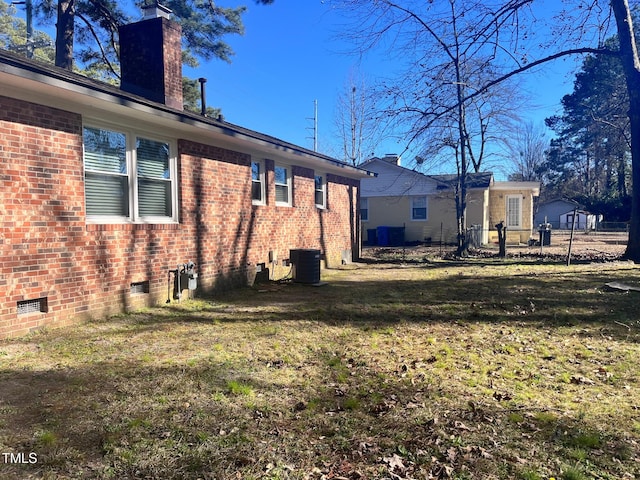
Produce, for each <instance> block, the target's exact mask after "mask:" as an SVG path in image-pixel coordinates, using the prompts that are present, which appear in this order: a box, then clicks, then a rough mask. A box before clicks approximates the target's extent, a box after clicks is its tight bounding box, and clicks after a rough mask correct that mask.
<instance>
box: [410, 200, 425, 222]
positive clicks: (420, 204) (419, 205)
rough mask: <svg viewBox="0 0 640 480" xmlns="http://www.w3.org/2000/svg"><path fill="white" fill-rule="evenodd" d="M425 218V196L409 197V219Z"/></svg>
mask: <svg viewBox="0 0 640 480" xmlns="http://www.w3.org/2000/svg"><path fill="white" fill-rule="evenodd" d="M426 219H427V197H425V196H420V197H411V220H419V221H420V220H422V221H424V220H426Z"/></svg>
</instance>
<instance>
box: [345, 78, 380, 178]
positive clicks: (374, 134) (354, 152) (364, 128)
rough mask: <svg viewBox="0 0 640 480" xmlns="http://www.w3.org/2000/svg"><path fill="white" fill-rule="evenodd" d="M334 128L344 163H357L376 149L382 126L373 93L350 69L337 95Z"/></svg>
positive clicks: (362, 79)
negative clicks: (343, 86) (345, 81)
mask: <svg viewBox="0 0 640 480" xmlns="http://www.w3.org/2000/svg"><path fill="white" fill-rule="evenodd" d="M335 127H336V131H337V137H338V138H339V139H340V142H341V151H342V156H343V158H344V161H345V162H347V163H350V164H352V165H359V164H360V163H362V162H363V161H365V160H366V159H367V158H369V157H371V156H372V155H373V154H374V152H375V151H376V147H377V145H378V143H379V142H380V139H381V135H382V125H381V124H380V123H379V122H378V119H377V118H376V105H375V97H374V95H373V92H372V90H371V89H370V88H368V86H367V84H366V82H365V80H364V77H363V76H362V75H361V74H360V73H358V72H357V71H356V70H351V72H350V73H349V77H348V79H347V83H346V85H345V88H344V91H343V92H342V93H341V94H340V95H339V96H338V103H337V106H336V118H335Z"/></svg>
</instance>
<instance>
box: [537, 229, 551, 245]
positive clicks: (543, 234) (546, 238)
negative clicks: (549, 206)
mask: <svg viewBox="0 0 640 480" xmlns="http://www.w3.org/2000/svg"><path fill="white" fill-rule="evenodd" d="M538 233H539V234H540V245H541V246H548V245H551V224H550V223H541V224H540V225H538Z"/></svg>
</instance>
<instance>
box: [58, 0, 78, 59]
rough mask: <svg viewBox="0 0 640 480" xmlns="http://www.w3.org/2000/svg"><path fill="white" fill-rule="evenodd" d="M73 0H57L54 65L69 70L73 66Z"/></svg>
mask: <svg viewBox="0 0 640 480" xmlns="http://www.w3.org/2000/svg"><path fill="white" fill-rule="evenodd" d="M74 8H75V0H58V22H57V23H56V66H57V67H61V68H65V69H67V70H71V69H72V67H73V27H74V22H75V13H74Z"/></svg>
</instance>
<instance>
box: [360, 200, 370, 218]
mask: <svg viewBox="0 0 640 480" xmlns="http://www.w3.org/2000/svg"><path fill="white" fill-rule="evenodd" d="M360 220H361V221H363V222H368V221H369V199H368V198H362V197H361V198H360Z"/></svg>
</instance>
